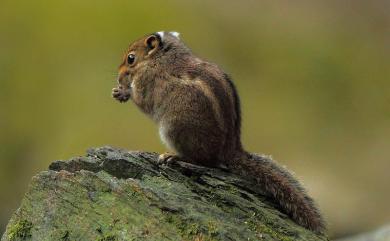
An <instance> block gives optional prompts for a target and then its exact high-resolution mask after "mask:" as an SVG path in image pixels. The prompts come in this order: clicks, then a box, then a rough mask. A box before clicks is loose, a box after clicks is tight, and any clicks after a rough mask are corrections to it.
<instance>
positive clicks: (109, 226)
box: [1, 147, 327, 241]
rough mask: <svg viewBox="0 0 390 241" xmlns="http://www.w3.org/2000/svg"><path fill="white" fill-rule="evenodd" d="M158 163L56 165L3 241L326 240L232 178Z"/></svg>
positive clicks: (94, 156)
mask: <svg viewBox="0 0 390 241" xmlns="http://www.w3.org/2000/svg"><path fill="white" fill-rule="evenodd" d="M157 160H158V154H157V153H148V152H127V151H125V150H119V149H114V148H111V147H102V148H96V149H90V150H88V152H87V155H86V156H84V157H77V158H72V159H70V160H69V161H55V162H53V163H52V164H51V165H50V167H49V170H48V171H43V172H41V173H39V174H37V175H36V176H35V177H34V178H33V179H32V182H31V184H30V186H29V190H28V192H27V193H26V194H25V197H24V199H23V200H22V203H21V206H20V208H19V209H18V210H17V211H16V212H15V214H14V215H13V216H12V218H11V220H10V222H9V223H8V225H7V230H6V232H5V234H4V235H3V237H2V239H1V240H2V241H6V240H283V241H286V240H291V241H292V240H313V241H315V240H327V238H326V237H325V236H321V235H317V234H315V233H313V232H311V231H309V230H307V229H304V228H303V227H301V226H299V225H297V224H296V223H295V222H293V221H291V220H290V219H289V218H288V216H287V215H285V214H283V213H281V212H279V211H278V210H277V208H275V207H274V205H273V204H272V203H271V201H270V200H272V199H268V198H267V197H266V196H264V194H263V193H259V189H258V188H256V187H255V185H254V184H253V183H250V182H248V181H247V180H244V179H243V178H241V177H239V176H237V175H235V174H232V173H229V172H226V171H224V170H221V169H215V168H207V167H202V166H197V165H193V164H189V163H185V162H175V163H173V164H172V165H168V166H167V165H163V166H161V165H157V164H156V163H157Z"/></svg>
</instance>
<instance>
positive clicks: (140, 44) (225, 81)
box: [112, 32, 325, 233]
mask: <svg viewBox="0 0 390 241" xmlns="http://www.w3.org/2000/svg"><path fill="white" fill-rule="evenodd" d="M118 83H119V86H118V87H117V88H114V89H113V93H112V94H113V97H114V98H116V99H117V100H119V101H120V102H126V101H127V100H128V99H131V100H132V101H133V102H134V103H135V104H136V106H137V107H139V108H140V109H141V110H142V111H143V112H144V113H145V114H147V115H148V116H150V117H151V118H152V119H153V120H154V121H155V122H156V124H157V125H158V126H159V132H160V137H161V139H162V141H163V142H164V143H165V144H166V145H167V146H168V148H169V149H170V150H172V151H173V152H174V153H172V154H171V153H168V154H162V155H160V160H161V162H169V161H172V160H182V161H186V162H191V163H194V164H199V165H204V166H209V167H218V166H222V165H223V166H227V167H228V168H229V169H230V170H231V171H232V172H234V173H237V174H239V175H241V176H243V177H246V178H248V179H250V180H254V181H255V182H256V183H257V185H258V186H259V188H261V189H262V190H263V191H264V192H265V193H266V194H268V195H269V196H270V197H272V198H273V199H274V200H275V202H276V203H277V204H278V205H279V206H280V208H281V210H282V211H283V212H285V213H286V214H288V215H289V216H290V217H291V218H292V219H293V220H294V221H295V222H296V223H298V224H300V225H302V226H303V227H306V228H308V229H310V230H312V231H314V232H317V233H323V232H324V231H325V225H324V222H323V221H322V218H321V215H320V213H319V211H318V209H317V208H316V206H315V205H314V202H313V200H312V199H311V198H310V197H309V196H308V195H307V194H306V192H305V190H304V189H303V188H302V187H301V186H300V185H299V183H298V181H297V180H296V179H294V178H293V177H292V176H291V174H289V172H288V171H287V170H285V169H283V168H282V167H279V166H278V165H277V164H276V163H274V162H272V161H271V160H268V159H264V158H261V157H260V156H257V155H255V154H250V153H247V152H246V151H245V150H244V149H243V147H242V145H241V137H240V134H241V133H240V129H241V113H240V100H239V97H238V94H237V90H236V88H235V86H234V84H233V82H232V80H231V79H230V78H229V76H228V75H227V74H226V73H224V72H223V71H222V70H221V69H220V68H219V67H218V66H217V65H215V64H212V63H209V62H207V61H204V60H202V59H200V58H198V57H196V56H195V55H193V54H192V52H191V50H190V49H189V48H188V47H187V46H185V45H184V43H183V42H182V41H181V40H180V39H179V37H178V34H177V33H176V32H158V33H154V34H151V35H147V36H145V37H143V38H141V39H139V40H137V41H135V42H134V43H133V44H131V45H130V47H129V49H128V51H127V54H126V55H125V56H124V58H123V61H122V64H121V65H120V67H119V78H118Z"/></svg>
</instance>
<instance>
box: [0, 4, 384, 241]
mask: <svg viewBox="0 0 390 241" xmlns="http://www.w3.org/2000/svg"><path fill="white" fill-rule="evenodd" d="M159 30H176V31H179V32H180V33H181V34H182V35H181V37H182V39H183V40H184V41H185V42H186V43H187V44H188V45H189V46H190V47H191V48H192V49H193V51H194V52H195V53H197V54H198V55H200V56H202V57H204V58H206V59H208V60H210V61H213V62H216V63H218V64H220V65H221V66H222V67H223V68H224V69H225V70H226V71H227V72H228V73H230V74H231V75H232V76H233V79H234V80H235V83H236V85H237V87H238V90H239V93H240V96H241V100H242V109H243V142H244V143H245V146H246V147H247V149H248V150H250V151H253V152H259V153H265V154H270V155H272V156H273V157H274V158H275V159H277V160H279V162H280V163H283V164H284V165H286V166H287V167H288V168H289V169H291V170H294V172H295V173H296V175H297V176H298V177H299V178H301V180H304V183H305V185H306V187H307V188H308V189H309V192H310V194H311V195H312V196H313V197H314V198H315V199H316V200H318V203H319V205H320V207H321V209H322V210H323V212H324V214H325V216H326V217H327V220H328V222H329V225H330V232H331V235H332V237H341V236H344V235H348V234H352V233H357V232H363V231H366V230H370V229H373V228H375V227H378V226H380V225H383V224H385V223H387V222H389V221H390V205H389V204H390V188H389V187H390V186H389V185H390V174H389V170H390V160H389V159H390V141H389V139H390V1H387V0H383V1H381V0H375V1H367V0H350V1H344V0H343V1H336V0H323V1H309V0H307V1H287V0H285V1H274V0H269V1H268V0H266V1H255V0H252V1H249V0H245V1H226V0H225V1H223V0H220V1H218V0H212V1H181V0H176V1H174V0H166V1H131V0H111V1H108V0H104V1H103V0H83V1H80V0H55V1H53V0H35V1H29V0H1V1H0V234H1V233H3V231H4V228H5V225H6V223H7V221H8V219H9V217H10V215H11V214H12V212H14V211H15V210H16V208H17V207H18V205H19V202H20V200H21V198H22V197H23V193H24V192H25V191H26V189H27V188H28V183H29V181H30V180H31V177H32V176H33V175H34V174H35V173H37V172H39V171H41V170H45V169H46V168H47V166H48V165H49V163H50V162H51V161H53V160H56V159H67V158H70V157H72V156H76V155H83V154H84V153H85V150H86V149H87V148H89V147H94V146H102V145H112V146H115V147H123V148H126V149H129V150H149V151H158V152H163V151H164V150H165V149H164V146H163V145H162V144H161V143H160V141H159V138H158V135H157V131H156V127H155V126H154V124H153V123H152V122H151V121H150V120H149V119H147V118H146V117H145V116H144V115H143V114H142V113H141V112H140V111H138V110H137V109H136V108H135V107H134V106H133V105H132V104H131V103H126V104H119V103H117V102H116V101H114V100H113V99H111V97H110V94H111V89H112V88H113V87H114V86H115V85H116V68H117V66H118V65H119V63H120V61H121V58H122V54H123V53H124V51H125V50H126V48H127V46H128V44H129V43H130V42H131V41H133V40H134V39H136V38H138V37H140V36H143V35H144V34H146V33H151V32H155V31H159Z"/></svg>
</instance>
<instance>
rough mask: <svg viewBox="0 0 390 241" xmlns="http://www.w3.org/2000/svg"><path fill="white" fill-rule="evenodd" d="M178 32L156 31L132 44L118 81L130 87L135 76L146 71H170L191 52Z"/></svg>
mask: <svg viewBox="0 0 390 241" xmlns="http://www.w3.org/2000/svg"><path fill="white" fill-rule="evenodd" d="M179 35H180V34H179V33H178V32H165V31H161V32H156V33H153V34H149V35H146V36H144V37H142V38H140V39H138V40H136V41H135V42H133V43H132V44H130V46H129V48H128V50H127V52H126V54H125V55H124V57H123V60H122V63H121V65H120V66H119V77H118V82H119V84H120V85H121V86H123V87H130V85H131V83H133V80H134V79H135V78H140V77H142V75H143V74H144V73H152V72H156V71H157V72H161V71H168V72H169V70H170V69H172V68H173V66H174V65H175V63H176V62H180V60H181V59H183V58H182V57H184V56H188V55H190V54H191V52H190V50H189V48H187V47H186V46H185V45H184V43H183V42H182V41H181V40H180V38H179Z"/></svg>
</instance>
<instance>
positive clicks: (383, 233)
mask: <svg viewBox="0 0 390 241" xmlns="http://www.w3.org/2000/svg"><path fill="white" fill-rule="evenodd" d="M336 241H390V225H387V226H384V227H382V228H379V229H377V230H375V231H372V232H369V233H365V234H359V235H356V236H353V237H348V238H343V239H338V240H336Z"/></svg>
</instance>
